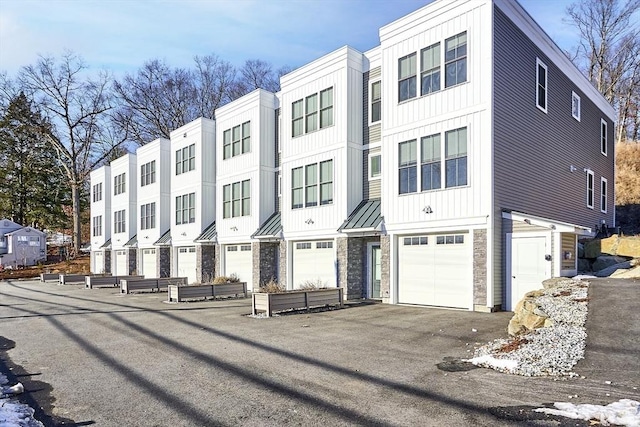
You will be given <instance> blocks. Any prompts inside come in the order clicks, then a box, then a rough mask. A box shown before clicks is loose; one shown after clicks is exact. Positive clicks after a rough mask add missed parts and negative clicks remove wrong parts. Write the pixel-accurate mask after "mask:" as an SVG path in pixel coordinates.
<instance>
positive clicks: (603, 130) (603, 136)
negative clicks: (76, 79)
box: [600, 119, 607, 156]
mask: <svg viewBox="0 0 640 427" xmlns="http://www.w3.org/2000/svg"><path fill="white" fill-rule="evenodd" d="M600 152H601V153H602V154H604V155H605V156H606V155H607V122H606V120H604V119H600Z"/></svg>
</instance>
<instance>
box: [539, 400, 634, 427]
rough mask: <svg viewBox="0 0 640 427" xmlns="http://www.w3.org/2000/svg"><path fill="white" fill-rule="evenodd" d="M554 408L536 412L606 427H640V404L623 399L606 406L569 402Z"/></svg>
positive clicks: (560, 403) (561, 403)
mask: <svg viewBox="0 0 640 427" xmlns="http://www.w3.org/2000/svg"><path fill="white" fill-rule="evenodd" d="M553 406H554V407H555V409H554V408H538V409H535V412H543V413H545V414H549V415H559V416H562V417H567V418H572V419H575V420H585V421H589V420H595V421H598V422H599V423H600V424H602V425H604V426H608V425H622V426H628V427H640V402H638V401H635V400H630V399H621V400H618V401H617V402H613V403H610V404H608V405H606V406H601V405H590V404H587V403H584V404H579V405H575V404H573V403H567V402H556V403H554V404H553Z"/></svg>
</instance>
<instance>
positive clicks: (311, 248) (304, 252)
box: [293, 240, 337, 289]
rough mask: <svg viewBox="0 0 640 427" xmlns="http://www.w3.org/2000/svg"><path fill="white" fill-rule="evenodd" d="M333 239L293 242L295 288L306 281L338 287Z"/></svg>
mask: <svg viewBox="0 0 640 427" xmlns="http://www.w3.org/2000/svg"><path fill="white" fill-rule="evenodd" d="M335 259H336V256H335V251H334V249H333V241H332V240H328V241H310V242H295V243H294V244H293V288H294V289H298V288H300V287H302V286H303V285H305V284H306V283H312V284H314V285H316V286H318V285H319V286H324V287H336V286H337V284H336V267H335Z"/></svg>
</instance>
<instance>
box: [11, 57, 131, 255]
mask: <svg viewBox="0 0 640 427" xmlns="http://www.w3.org/2000/svg"><path fill="white" fill-rule="evenodd" d="M18 83H19V86H20V87H21V88H22V90H24V91H25V92H28V93H29V94H30V95H31V97H32V98H33V99H34V100H35V101H36V103H37V104H38V106H39V107H40V108H41V109H42V112H43V114H44V115H45V116H46V117H47V119H48V122H49V123H50V126H49V127H48V128H47V129H43V130H45V131H46V132H45V137H46V139H47V141H48V142H49V143H50V144H51V146H52V147H53V149H54V150H55V152H56V154H57V156H58V158H59V159H60V162H61V164H62V168H63V170H64V173H65V174H66V178H67V180H68V185H69V186H70V188H71V200H72V212H73V242H74V246H75V248H76V250H79V248H80V245H81V242H82V231H81V203H82V196H83V193H85V189H86V183H87V178H88V175H89V173H90V172H91V170H92V169H93V168H94V166H95V165H97V164H100V163H101V162H102V161H103V159H104V158H106V157H107V156H108V155H109V153H110V152H111V151H112V150H114V149H115V148H116V147H118V146H119V145H120V144H121V143H122V142H123V141H125V140H126V139H127V136H126V134H122V135H121V136H120V138H118V139H117V140H114V139H113V138H112V137H111V136H113V135H112V134H110V133H109V129H110V127H111V116H110V114H109V113H110V110H111V109H112V108H113V107H112V105H113V104H112V95H111V92H110V90H109V88H110V85H111V78H110V76H109V75H108V74H107V73H106V72H100V73H98V74H97V75H96V76H95V77H94V78H88V77H87V66H86V65H85V64H84V62H83V61H82V59H81V58H80V57H78V56H77V55H76V54H74V53H72V52H66V53H65V54H63V55H62V57H61V58H60V59H59V61H58V60H56V59H55V58H53V57H49V56H42V57H40V59H39V60H38V61H37V63H36V64H35V65H29V66H26V67H23V68H22V69H21V70H20V72H19V74H18Z"/></svg>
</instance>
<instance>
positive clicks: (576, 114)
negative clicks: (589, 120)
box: [571, 92, 580, 121]
mask: <svg viewBox="0 0 640 427" xmlns="http://www.w3.org/2000/svg"><path fill="white" fill-rule="evenodd" d="M571 115H572V116H573V118H574V119H576V120H577V121H580V97H579V96H578V94H577V93H575V92H571Z"/></svg>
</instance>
